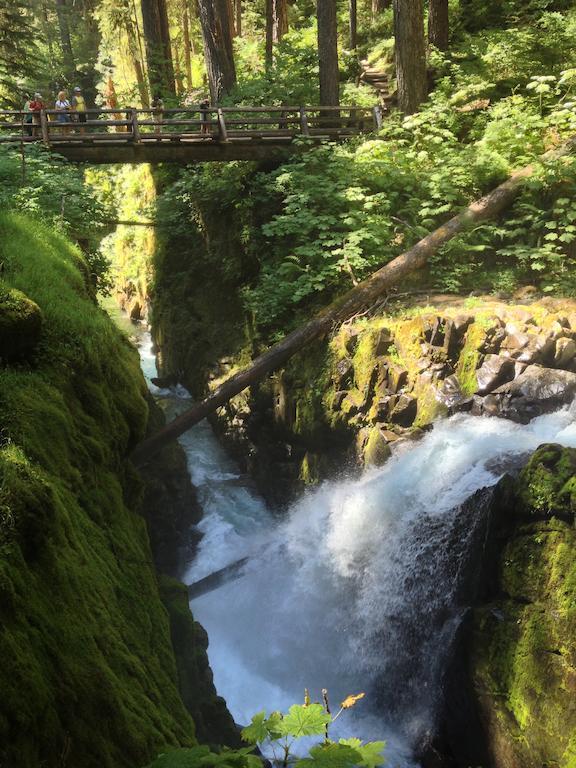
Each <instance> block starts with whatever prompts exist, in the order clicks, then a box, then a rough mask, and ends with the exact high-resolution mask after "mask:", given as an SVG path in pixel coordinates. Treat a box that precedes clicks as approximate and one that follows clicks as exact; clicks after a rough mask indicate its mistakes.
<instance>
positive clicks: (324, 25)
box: [316, 0, 340, 107]
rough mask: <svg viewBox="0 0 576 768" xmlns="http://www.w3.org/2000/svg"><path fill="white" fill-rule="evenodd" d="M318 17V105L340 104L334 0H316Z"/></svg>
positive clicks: (334, 105)
mask: <svg viewBox="0 0 576 768" xmlns="http://www.w3.org/2000/svg"><path fill="white" fill-rule="evenodd" d="M316 11H317V15H318V62H319V65H320V104H321V105H322V106H324V107H337V106H338V105H339V104H340V88H339V80H340V75H339V71H338V27H337V20H336V3H335V1H334V0H316Z"/></svg>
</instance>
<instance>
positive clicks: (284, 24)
mask: <svg viewBox="0 0 576 768" xmlns="http://www.w3.org/2000/svg"><path fill="white" fill-rule="evenodd" d="M286 32H288V3H287V0H266V68H267V69H269V68H270V67H271V66H272V61H273V55H274V43H279V42H280V40H282V38H283V37H284V35H285V34H286Z"/></svg>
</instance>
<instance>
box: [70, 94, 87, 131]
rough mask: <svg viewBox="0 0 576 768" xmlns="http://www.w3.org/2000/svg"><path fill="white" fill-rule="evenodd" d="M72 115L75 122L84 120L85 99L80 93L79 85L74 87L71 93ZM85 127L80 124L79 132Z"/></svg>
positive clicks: (83, 121)
mask: <svg viewBox="0 0 576 768" xmlns="http://www.w3.org/2000/svg"><path fill="white" fill-rule="evenodd" d="M71 104H72V117H73V120H74V122H75V123H85V122H86V101H85V99H84V96H83V95H82V88H80V86H79V85H77V86H76V88H74V91H73V95H72V101H71ZM84 132H85V128H84V127H83V126H82V127H81V128H80V133H84Z"/></svg>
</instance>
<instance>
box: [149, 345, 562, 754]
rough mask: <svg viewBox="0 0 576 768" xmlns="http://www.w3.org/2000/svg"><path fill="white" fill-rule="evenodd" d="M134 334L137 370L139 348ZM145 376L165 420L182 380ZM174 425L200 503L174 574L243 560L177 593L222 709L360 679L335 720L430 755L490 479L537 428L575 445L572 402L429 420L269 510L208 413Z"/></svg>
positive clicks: (279, 705)
mask: <svg viewBox="0 0 576 768" xmlns="http://www.w3.org/2000/svg"><path fill="white" fill-rule="evenodd" d="M140 333H141V338H140V352H141V359H142V364H143V369H144V372H145V374H146V377H147V379H148V381H150V379H151V378H152V377H153V376H154V375H155V360H154V356H153V354H152V351H151V342H150V338H149V336H148V334H147V333H145V332H143V331H141V332H140ZM149 386H150V389H151V392H152V394H153V395H154V396H155V397H156V398H157V399H158V401H159V402H160V403H161V404H162V406H163V408H164V410H165V411H166V414H167V417H168V419H171V418H174V417H175V416H176V415H177V414H178V413H179V412H181V411H182V410H184V409H185V408H187V407H189V404H190V398H189V395H188V393H187V392H186V390H184V389H183V388H182V387H180V386H177V387H173V388H170V389H158V388H157V387H155V386H154V385H153V384H149ZM179 440H180V443H181V445H182V446H183V448H184V450H185V452H186V456H187V460H188V468H189V471H190V474H191V477H192V481H193V483H194V484H195V486H196V487H197V489H198V491H199V496H200V501H201V504H202V506H203V509H204V518H203V520H202V522H201V523H200V526H199V527H200V531H201V533H202V539H201V541H200V544H199V545H198V548H197V550H196V552H195V553H194V555H193V556H192V555H190V558H189V563H188V565H187V567H186V572H185V575H184V578H185V580H186V581H187V583H197V582H198V581H199V580H202V579H203V578H205V577H206V576H208V575H209V574H211V573H213V572H214V571H217V570H219V569H222V568H224V567H226V566H228V565H229V564H230V563H235V562H238V561H244V559H245V563H244V566H243V569H242V576H241V578H236V579H232V580H230V581H228V582H226V583H224V584H222V585H221V586H220V587H219V588H218V589H217V590H215V591H209V592H206V593H205V594H202V595H197V596H195V597H193V599H192V601H191V606H192V610H193V612H194V615H195V617H196V618H197V619H198V620H199V621H200V622H201V623H202V625H203V626H204V627H205V628H206V630H207V631H208V635H209V638H210V646H209V658H210V663H211V666H212V669H213V671H214V674H215V683H216V687H217V689H218V691H219V693H220V694H221V695H222V696H224V697H225V699H226V701H227V703H228V706H229V708H230V710H231V712H232V714H233V716H234V718H235V720H236V721H237V722H239V723H246V722H248V721H249V719H250V717H251V716H252V715H253V714H254V713H256V712H257V711H260V710H262V709H266V711H268V712H270V711H272V710H276V709H278V710H286V708H287V707H288V706H290V705H291V704H293V703H295V702H299V701H300V700H301V698H302V693H303V690H304V688H309V689H310V690H311V691H313V692H315V693H316V695H318V693H319V691H320V690H321V689H322V688H328V689H329V691H330V693H331V696H332V698H333V700H334V701H341V700H343V699H344V698H345V697H346V696H347V695H348V694H350V693H356V692H358V691H365V692H366V694H367V695H366V702H365V704H364V705H363V706H362V711H361V712H360V711H358V712H357V713H356V712H355V714H354V715H352V716H347V718H346V719H343V720H342V721H341V724H340V725H339V733H338V734H337V735H338V736H352V735H353V736H357V737H360V738H365V739H382V738H384V739H386V741H387V748H386V756H387V760H388V764H389V765H392V766H395V768H414V767H415V766H419V765H430V764H432V763H427V762H424V763H421V762H420V760H421V759H423V758H422V755H423V754H424V753H425V752H426V745H427V744H428V743H429V742H430V740H431V739H432V737H433V735H434V733H435V732H436V729H437V725H438V718H439V716H440V713H441V710H442V706H443V696H444V694H445V691H444V687H445V673H446V669H447V666H448V664H449V661H450V656H451V653H452V649H453V647H454V642H455V638H456V637H457V635H458V631H459V628H460V627H461V625H462V621H463V619H464V617H465V615H466V613H467V611H468V610H469V604H470V602H471V601H473V599H474V591H475V589H476V587H477V585H476V583H475V580H476V576H477V574H478V572H479V570H480V565H479V559H478V558H479V557H480V556H481V555H482V550H483V547H484V542H485V540H486V537H487V529H488V527H489V524H490V499H491V490H490V489H493V488H494V487H496V486H497V484H498V483H499V481H500V479H501V478H502V476H503V475H504V474H505V473H506V472H508V471H512V472H514V471H516V469H517V467H518V466H519V465H520V464H522V462H523V461H525V459H526V456H527V455H528V454H529V453H530V452H532V451H534V450H535V449H536V448H537V447H538V446H540V445H542V444H543V443H558V444H560V445H563V446H569V447H576V422H575V413H574V410H573V408H572V407H571V406H564V407H562V408H560V409H559V410H557V411H556V412H554V413H550V414H546V415H541V416H538V417H537V418H535V419H533V420H532V421H531V422H530V423H528V424H517V423H512V422H511V421H508V420H505V419H501V418H486V417H480V416H473V415H469V414H458V415H456V416H452V417H451V418H448V419H444V420H441V421H439V422H437V423H436V424H435V425H434V426H433V428H432V429H431V430H430V431H429V432H427V433H426V434H425V435H424V436H423V437H422V438H421V439H420V440H419V441H417V442H411V441H407V442H402V441H400V443H399V445H398V448H397V450H395V451H393V455H392V457H391V458H390V459H389V460H388V461H387V462H386V463H385V464H384V466H382V467H379V468H373V469H368V470H365V471H364V473H363V474H362V475H361V476H360V477H355V478H350V479H346V478H344V479H338V480H333V481H330V482H326V483H324V484H323V485H321V486H320V487H318V488H316V489H314V490H311V491H309V492H307V493H306V494H305V495H303V496H302V497H301V498H300V499H299V500H298V501H297V502H296V503H294V504H293V505H292V507H291V509H290V510H289V513H288V514H287V516H286V517H284V518H282V519H281V520H278V517H275V516H273V515H272V514H271V512H270V511H269V510H268V509H267V507H266V505H265V503H264V502H263V500H262V499H261V498H260V497H259V496H258V495H257V494H256V492H255V491H253V490H251V489H250V487H247V486H246V485H245V484H243V483H241V482H239V481H240V479H241V478H240V473H239V470H238V468H237V467H236V466H235V464H234V462H233V461H232V460H231V459H230V458H229V457H228V456H227V454H226V453H225V452H224V450H223V449H222V447H221V446H220V444H219V443H218V441H217V440H216V438H215V436H214V434H213V433H212V429H211V427H210V425H209V424H207V423H206V422H203V423H201V424H198V425H196V426H195V427H194V428H192V429H191V430H189V431H188V432H187V433H185V434H184V435H182V436H181V437H180V438H179ZM433 764H434V765H440V764H442V765H444V764H445V763H433ZM448 764H449V765H452V764H453V763H446V765H448ZM458 764H459V763H458Z"/></svg>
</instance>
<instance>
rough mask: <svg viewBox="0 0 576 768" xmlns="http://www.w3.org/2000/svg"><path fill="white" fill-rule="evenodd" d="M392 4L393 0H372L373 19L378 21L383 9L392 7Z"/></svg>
mask: <svg viewBox="0 0 576 768" xmlns="http://www.w3.org/2000/svg"><path fill="white" fill-rule="evenodd" d="M391 5H392V0H372V21H376V19H377V18H378V16H379V15H380V14H381V13H382V11H385V10H386V8H390V6H391Z"/></svg>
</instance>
